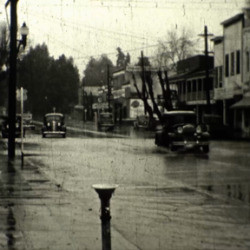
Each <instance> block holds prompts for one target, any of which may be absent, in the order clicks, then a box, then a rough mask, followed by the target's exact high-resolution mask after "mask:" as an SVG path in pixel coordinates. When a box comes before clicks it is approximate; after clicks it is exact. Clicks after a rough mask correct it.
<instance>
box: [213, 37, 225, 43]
mask: <svg viewBox="0 0 250 250" xmlns="http://www.w3.org/2000/svg"><path fill="white" fill-rule="evenodd" d="M223 40H224V37H223V36H216V37H214V38H212V39H211V41H212V42H214V43H215V44H219V43H221V42H223Z"/></svg>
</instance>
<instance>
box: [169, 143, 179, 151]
mask: <svg viewBox="0 0 250 250" xmlns="http://www.w3.org/2000/svg"><path fill="white" fill-rule="evenodd" d="M169 148H170V150H171V151H173V152H174V151H176V150H177V147H176V146H174V145H173V144H172V143H171V144H170V145H169Z"/></svg>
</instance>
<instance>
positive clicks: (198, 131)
mask: <svg viewBox="0 0 250 250" xmlns="http://www.w3.org/2000/svg"><path fill="white" fill-rule="evenodd" d="M196 133H198V134H200V133H202V129H201V126H200V125H198V126H197V127H196Z"/></svg>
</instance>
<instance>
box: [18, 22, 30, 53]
mask: <svg viewBox="0 0 250 250" xmlns="http://www.w3.org/2000/svg"><path fill="white" fill-rule="evenodd" d="M20 34H21V40H19V44H18V49H17V53H18V51H19V49H20V46H21V45H23V48H24V49H25V47H26V43H27V36H28V34H29V28H28V27H27V26H26V23H25V22H24V23H23V25H22V26H21V28H20Z"/></svg>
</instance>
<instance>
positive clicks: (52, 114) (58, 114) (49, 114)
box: [45, 113, 63, 117]
mask: <svg viewBox="0 0 250 250" xmlns="http://www.w3.org/2000/svg"><path fill="white" fill-rule="evenodd" d="M45 116H46V117H47V116H63V114H62V113H48V114H46V115H45Z"/></svg>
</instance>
